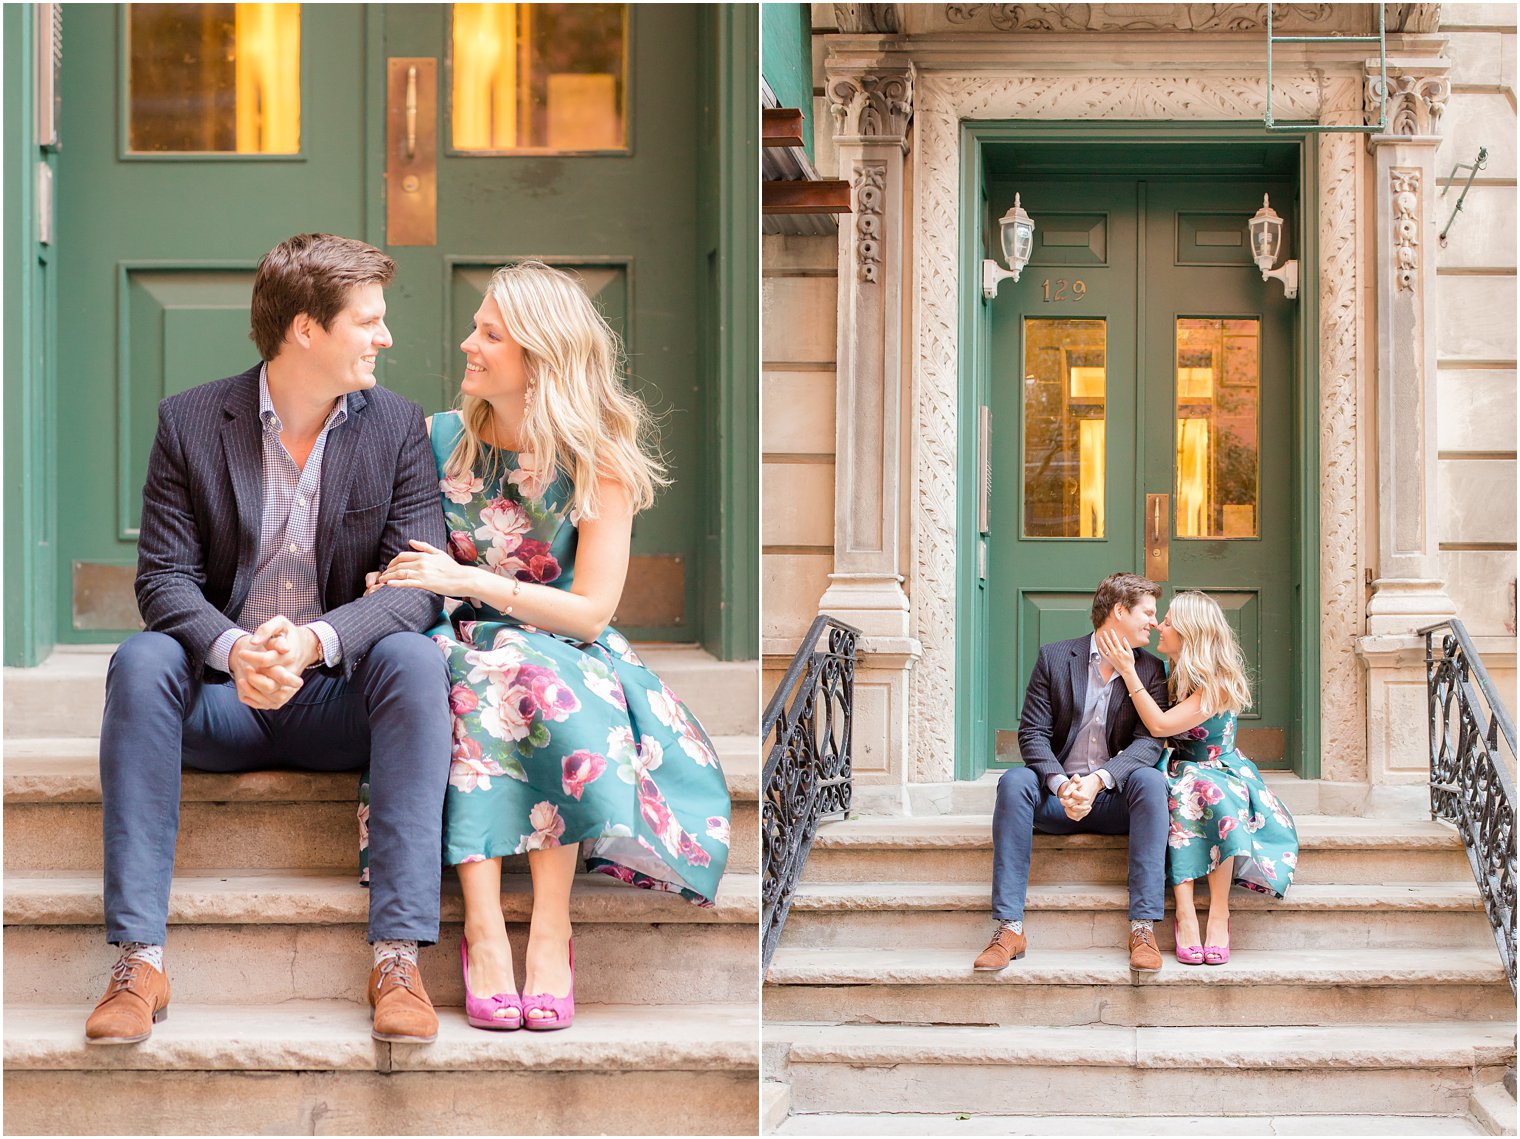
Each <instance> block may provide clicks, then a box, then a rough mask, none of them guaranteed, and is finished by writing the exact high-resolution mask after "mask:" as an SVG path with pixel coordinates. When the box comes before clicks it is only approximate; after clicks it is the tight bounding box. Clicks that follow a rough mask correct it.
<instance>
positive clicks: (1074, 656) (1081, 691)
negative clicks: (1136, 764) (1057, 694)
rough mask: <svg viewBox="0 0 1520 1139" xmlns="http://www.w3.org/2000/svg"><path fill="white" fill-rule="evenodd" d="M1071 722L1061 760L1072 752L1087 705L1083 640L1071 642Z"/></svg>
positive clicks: (1085, 652) (1067, 729) (1085, 656)
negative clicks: (1083, 711) (1083, 710)
mask: <svg viewBox="0 0 1520 1139" xmlns="http://www.w3.org/2000/svg"><path fill="white" fill-rule="evenodd" d="M1070 671H1071V701H1072V702H1071V723H1070V724H1068V725H1067V727H1066V746H1065V747H1064V748H1062V749H1061V762H1062V763H1063V764H1064V763H1065V762H1066V757H1067V755H1068V754H1070V752H1071V745H1072V743H1073V741H1074V740H1075V738H1076V731H1077V729H1078V728H1080V727H1081V726H1082V709H1083V708H1085V707H1086V706H1087V646H1086V645H1085V644H1084V643H1083V642H1082V641H1072V642H1071V670H1070Z"/></svg>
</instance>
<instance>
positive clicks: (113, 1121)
mask: <svg viewBox="0 0 1520 1139" xmlns="http://www.w3.org/2000/svg"><path fill="white" fill-rule="evenodd" d="M638 650H639V652H640V653H641V655H643V657H644V659H645V660H646V661H647V662H648V663H650V665H651V667H653V668H654V669H655V670H656V671H657V672H658V673H660V675H661V676H662V678H663V679H664V680H665V681H666V682H667V683H668V684H669V685H670V687H671V688H672V689H673V690H674V691H676V692H678V693H680V694H681V695H682V696H683V697H685V698H686V699H687V701H688V703H689V704H690V705H691V707H692V708H693V710H694V711H696V713H697V715H698V716H699V717H701V718H702V720H703V722H704V724H705V725H706V726H707V727H708V728H709V731H710V732H711V733H713V737H714V743H715V744H716V746H717V748H718V751H719V759H720V762H721V764H722V766H723V769H724V773H725V775H726V777H727V779H728V785H729V791H730V794H731V795H732V797H733V804H734V814H733V818H734V828H733V844H732V847H731V851H732V857H731V861H730V864H729V866H730V869H729V873H728V874H726V875H725V877H724V880H723V885H722V887H721V888H720V891H719V897H718V899H717V904H716V905H715V906H713V907H712V908H710V909H702V908H699V907H697V906H693V905H691V904H690V903H688V902H686V901H685V900H683V899H681V898H680V897H678V896H675V895H670V894H661V893H656V892H653V891H646V890H635V889H630V888H628V887H626V886H623V885H622V884H620V883H616V882H614V881H612V880H611V879H609V878H607V877H606V876H604V875H599V874H582V875H581V877H580V878H579V880H578V881H577V883H576V886H575V890H574V893H573V894H572V901H571V919H572V921H573V922H574V923H575V934H576V936H575V940H576V962H577V965H578V966H579V968H578V969H577V978H576V980H577V986H576V996H577V998H578V999H577V1014H576V1022H575V1024H574V1026H572V1027H571V1028H570V1029H567V1030H564V1031H560V1032H548V1033H533V1032H527V1031H516V1032H506V1033H491V1032H485V1031H481V1030H478V1029H473V1028H470V1027H469V1026H468V1025H467V1024H466V1023H465V1020H464V1014H463V1009H462V1007H461V1006H462V1005H463V1001H464V993H463V982H462V980H461V978H460V975H459V957H458V942H459V937H460V931H461V926H460V922H461V921H462V917H463V907H462V902H461V899H460V897H459V890H458V883H457V879H455V878H454V876H453V875H452V874H449V873H445V874H444V887H443V891H444V896H443V906H442V918H443V927H442V930H441V933H440V940H439V944H438V945H436V946H433V947H430V948H427V949H424V950H423V951H422V953H421V955H420V959H421V964H422V971H423V976H424V979H425V981H426V983H427V986H428V989H429V992H430V994H431V995H432V997H433V999H434V1001H435V1003H436V1005H437V1007H438V1010H439V1018H440V1021H441V1024H442V1027H441V1030H440V1035H439V1039H438V1041H437V1042H436V1043H434V1044H432V1045H427V1046H408V1045H388V1044H384V1043H380V1042H377V1041H375V1040H373V1039H372V1038H371V1036H370V1034H369V1009H368V1007H367V1005H366V1003H365V994H364V984H365V981H366V978H367V977H368V974H369V965H370V952H369V948H368V946H367V944H366V939H365V926H366V921H367V915H368V902H369V893H368V891H367V890H366V889H364V888H363V887H361V886H360V885H359V884H358V881H357V871H358V852H357V842H358V831H357V823H356V820H355V807H356V795H357V780H356V776H355V774H354V773H338V774H321V773H306V772H294V771H261V772H251V773H247V774H243V775H216V774H210V773H200V772H187V773H186V775H185V778H184V783H183V790H182V807H181V820H180V822H181V825H180V837H179V842H178V845H177V849H176V860H175V864H176V873H175V880H174V884H173V889H172V892H171V896H170V916H169V922H170V931H169V942H168V951H167V957H166V960H167V965H168V972H169V977H170V982H171V984H172V986H173V993H174V999H173V1003H172V1004H171V1005H170V1009H169V1017H168V1019H167V1020H166V1021H165V1022H163V1023H161V1024H159V1025H158V1026H157V1027H156V1028H155V1029H154V1033H153V1037H152V1038H151V1040H149V1041H148V1042H146V1043H145V1044H143V1045H136V1046H126V1047H117V1048H99V1047H88V1046H86V1045H85V1043H84V1035H83V1026H84V1019H85V1017H86V1015H87V1014H88V1012H89V1009H90V1007H91V1005H93V1003H94V1002H95V1001H96V1000H97V999H98V998H99V995H100V992H101V991H102V986H103V985H104V983H105V979H106V976H107V974H108V972H109V969H110V966H111V964H112V962H113V961H114V959H115V951H114V950H112V949H111V948H109V947H108V946H106V945H105V943H104V941H103V937H102V928H101V924H102V898H101V881H100V866H101V851H100V841H101V840H100V818H101V810H100V780H99V769H98V748H99V739H98V735H99V730H100V715H101V709H102V704H103V696H104V678H105V667H106V662H107V661H108V659H109V654H110V650H109V649H102V648H98V647H88V648H83V649H75V650H60V651H59V652H57V653H55V654H54V655H53V657H51V658H50V659H49V660H48V661H47V662H46V663H45V664H44V665H42V666H41V667H39V668H35V669H7V670H6V672H5V693H4V700H5V731H6V738H5V764H4V815H5V828H6V843H5V901H4V922H5V949H4V953H5V970H4V986H5V987H4V995H5V1008H6V1032H5V1069H6V1072H5V1075H6V1079H5V1112H6V1125H7V1130H8V1131H9V1132H11V1133H15V1134H58V1133H74V1134H90V1133H115V1134H123V1133H143V1134H147V1133H183V1134H197V1133H198V1134H222V1133H247V1132H249V1131H250V1130H258V1131H265V1132H268V1133H273V1134H300V1133H305V1134H339V1133H346V1134H356V1133H376V1134H386V1133H389V1134H453V1133H460V1134H482V1133H497V1134H532V1133H548V1134H555V1133H558V1134H598V1133H609V1132H611V1133H620V1134H664V1133H667V1132H669V1131H670V1130H671V1129H672V1120H673V1119H674V1118H677V1117H678V1118H679V1119H680V1127H679V1128H678V1129H679V1130H682V1131H690V1132H693V1133H713V1134H734V1133H739V1134H753V1133H754V1131H755V1128H756V1121H757V1119H758V1112H759V1092H758V1076H759V1071H758V1068H759V1053H758V1043H757V1035H758V1023H757V1022H758V1014H757V1009H756V1002H757V995H758V988H759V980H758V976H757V966H756V961H757V954H756V946H757V940H758V938H757V925H758V920H759V913H760V903H759V895H760V879H759V874H758V869H759V854H758V844H759V782H760V753H759V745H758V742H757V741H756V738H755V733H756V730H757V721H758V708H757V692H758V672H759V670H758V666H757V665H756V664H754V663H753V662H750V663H737V664H734V663H727V662H718V661H716V660H715V659H714V658H712V657H711V656H709V655H708V654H706V653H704V652H702V650H700V649H693V648H685V647H678V646H639V647H638ZM60 708H67V709H69V715H68V717H67V718H66V719H65V718H61V717H59V716H58V713H57V710H58V709H60ZM505 870H506V875H505V877H504V880H503V892H502V904H503V909H504V910H505V912H506V915H507V920H508V923H509V925H508V928H509V931H510V932H511V934H512V937H513V941H514V948H515V951H516V953H517V970H518V974H517V975H518V976H519V977H521V976H522V975H523V974H522V970H523V963H522V954H523V952H524V949H525V942H526V933H527V924H526V923H527V920H528V917H529V915H530V910H531V891H530V882H529V879H528V877H527V860H526V857H514V858H510V859H507V860H506V865H505ZM673 1103H679V1104H680V1108H679V1111H678V1112H676V1114H674V1115H673V1110H674V1109H673V1108H672V1107H671V1105H672V1104H673Z"/></svg>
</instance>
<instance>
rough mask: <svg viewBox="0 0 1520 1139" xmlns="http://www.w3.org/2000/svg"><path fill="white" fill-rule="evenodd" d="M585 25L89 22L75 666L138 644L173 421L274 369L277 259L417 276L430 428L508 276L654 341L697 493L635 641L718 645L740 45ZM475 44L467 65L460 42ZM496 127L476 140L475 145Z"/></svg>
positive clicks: (609, 17)
mask: <svg viewBox="0 0 1520 1139" xmlns="http://www.w3.org/2000/svg"><path fill="white" fill-rule="evenodd" d="M567 8H572V9H573V8H574V6H565V5H511V4H503V5H436V4H419V5H407V4H396V5H381V4H376V5H329V4H306V5H299V6H295V5H231V4H226V5H199V4H186V5H129V6H125V7H116V6H111V5H92V4H84V5H72V6H69V7H68V8H67V9H66V11H65V12H64V21H65V28H66V35H65V37H64V44H65V47H64V54H63V62H62V72H61V80H60V84H61V107H62V111H61V122H60V127H61V139H62V149H61V152H60V161H59V173H58V187H59V199H58V221H57V235H58V236H57V248H58V251H59V261H58V265H59V282H60V298H59V307H60V310H61V312H62V313H63V314H65V315H64V316H63V318H62V319H61V321H60V328H59V361H58V369H57V374H58V375H59V377H60V382H61V385H62V392H61V398H60V405H61V407H62V409H63V413H62V418H61V422H60V425H59V440H60V446H59V453H58V455H57V457H56V467H55V469H54V470H53V471H51V472H50V475H49V477H52V478H54V479H55V480H56V482H57V486H58V501H59V544H58V562H57V564H58V573H59V582H58V589H57V598H58V611H57V614H56V621H57V635H58V640H59V641H60V642H63V643H70V642H74V643H78V642H97V641H109V640H114V639H117V638H119V637H121V636H123V635H125V634H126V633H128V632H130V631H132V630H133V629H135V628H136V627H137V614H136V605H135V602H134V600H133V597H132V589H131V582H132V576H133V567H134V565H135V561H136V532H137V526H138V521H139V515H140V504H141V497H140V496H141V489H142V484H143V478H144V474H145V471H146V466H147V457H148V451H149V448H150V447H151V444H152V440H153V433H154V426H155V422H156V406H157V404H158V401H159V400H160V399H162V398H163V397H165V396H167V395H171V394H174V393H176V392H179V391H182V390H184V389H186V388H188V387H191V386H193V385H195V384H199V383H203V382H205V381H207V380H212V379H216V378H218V377H221V376H226V375H231V374H234V373H237V372H241V371H243V370H244V369H246V368H248V367H249V366H250V365H251V364H253V363H254V362H256V360H257V356H256V353H255V352H254V349H253V346H252V345H251V343H250V342H249V340H248V301H249V293H250V289H251V285H252V280H253V271H254V268H255V265H256V263H257V261H258V258H259V257H260V256H261V255H262V254H263V253H264V252H265V251H266V250H268V249H269V248H271V247H272V246H273V245H275V244H276V243H277V242H279V241H281V240H282V239H284V238H286V237H288V236H290V235H291V234H295V233H301V232H306V231H314V230H319V231H328V232H333V233H339V234H344V235H348V236H353V237H358V238H361V239H363V240H366V241H369V242H371V243H372V244H375V245H377V246H380V247H381V248H383V249H385V250H386V251H387V252H388V253H389V254H390V255H391V256H392V257H394V258H395V260H396V262H397V264H398V273H397V276H396V279H395V282H394V283H393V285H392V286H391V287H390V288H389V289H388V290H387V303H388V306H389V312H388V315H387V322H388V324H389V326H390V328H391V331H392V334H393V336H394V338H395V345H394V347H393V348H392V349H390V350H389V351H388V352H386V353H384V354H383V356H382V363H381V368H380V377H379V379H380V383H382V384H383V385H384V386H386V387H389V388H391V389H393V390H395V391H397V392H399V393H401V394H403V395H405V396H407V397H408V398H410V399H413V400H415V401H417V402H418V403H420V404H421V405H422V406H423V408H424V409H426V410H428V411H433V410H438V409H441V408H447V407H449V406H451V405H452V404H453V403H454V400H455V397H456V394H457V390H458V382H459V378H460V376H461V374H462V367H463V356H462V354H461V353H460V352H459V350H458V344H459V342H460V340H462V339H463V338H464V336H465V335H466V334H467V332H468V330H469V326H470V319H471V317H472V315H473V314H474V311H475V307H476V305H477V304H478V303H479V299H480V297H481V295H482V293H483V289H484V287H485V283H486V281H487V279H488V278H489V276H490V273H491V270H492V269H493V268H494V267H496V266H498V265H501V264H503V263H505V262H507V261H510V260H515V259H520V258H525V257H538V258H542V259H544V260H547V261H550V262H552V263H554V264H557V265H561V266H563V267H566V268H569V269H572V270H574V271H575V272H577V273H578V274H579V275H580V277H581V279H582V281H583V282H584V283H585V284H586V286H587V288H588V291H590V292H591V293H592V294H593V295H594V296H595V298H596V301H597V303H598V304H599V305H600V306H601V307H602V310H603V311H604V313H605V314H606V315H607V316H608V318H609V319H610V321H611V323H612V324H613V325H614V327H615V328H616V329H617V330H618V331H619V333H620V334H622V336H623V337H624V339H625V342H626V346H627V349H628V352H629V356H630V371H631V374H632V376H633V382H634V385H635V386H636V387H637V388H638V389H639V390H640V391H641V392H642V393H643V394H644V395H645V396H646V397H647V398H648V399H649V401H650V403H651V404H653V405H654V407H655V408H656V409H657V410H659V411H660V412H661V413H662V415H663V431H662V442H663V445H664V449H665V451H666V452H667V454H668V456H669V458H670V461H671V467H672V471H673V475H674V478H675V482H674V485H673V486H672V487H671V488H670V490H669V491H668V492H666V493H664V494H662V496H661V499H660V502H659V503H658V505H657V506H656V508H655V509H654V510H652V511H651V512H649V513H647V514H645V515H642V516H641V517H640V518H639V520H638V522H637V525H636V527H635V532H634V549H633V553H634V559H633V563H632V566H631V571H630V581H629V588H628V590H627V592H626V594H625V599H624V605H623V609H622V611H621V612H620V613H619V615H618V621H619V624H620V626H621V627H623V628H625V629H626V630H627V631H628V632H629V633H631V634H632V635H634V636H636V637H642V638H649V639H659V640H692V639H698V638H700V637H702V629H701V627H700V626H701V614H702V613H703V612H704V611H705V609H706V608H708V607H709V602H708V601H705V600H704V599H703V598H702V597H700V596H699V590H700V589H701V588H702V585H703V582H702V578H703V574H702V572H701V570H700V569H699V566H698V562H699V559H700V558H701V556H702V553H703V549H704V544H705V543H707V542H708V541H709V539H708V536H707V531H708V530H709V529H710V523H711V521H712V519H713V518H714V517H715V516H716V515H717V513H718V508H717V505H716V504H715V503H713V502H711V501H709V499H711V497H712V495H713V493H715V492H714V491H713V490H712V489H710V488H712V487H713V485H714V480H713V479H711V478H710V477H708V476H709V472H708V471H707V469H706V468H707V466H709V465H710V463H711V461H712V460H711V457H710V454H709V453H708V447H707V442H706V437H707V432H706V431H705V430H704V421H705V419H706V418H707V414H708V404H709V401H712V400H716V394H715V393H713V392H712V391H711V390H710V385H711V383H712V382H713V380H712V379H711V378H710V377H712V375H713V371H712V370H710V369H707V368H704V367H702V366H701V361H702V360H704V359H705V358H706V356H707V355H708V354H709V353H708V352H707V349H706V347H705V342H704V336H706V335H707V333H706V332H704V328H703V324H702V321H703V318H702V317H701V316H700V315H699V314H700V313H701V312H702V305H703V303H704V301H703V288H704V285H703V282H704V281H705V279H706V276H707V274H708V273H709V272H710V266H709V264H708V262H709V260H710V257H709V256H708V254H707V252H706V251H705V250H703V249H701V248H699V232H698V230H699V225H698V216H699V213H700V210H701V206H700V205H699V203H700V202H701V201H702V200H703V196H702V195H701V194H700V192H699V186H698V181H699V179H698V170H699V148H700V147H701V146H703V145H705V143H704V141H703V131H704V127H703V119H702V107H703V106H704V102H707V103H710V101H711V98H710V92H704V89H703V88H702V84H703V83H708V84H711V82H712V75H711V67H710V65H708V64H706V63H705V62H704V58H703V57H702V52H703V50H704V45H706V44H707V43H708V41H710V39H711V38H712V37H706V39H704V33H703V28H704V27H705V26H706V25H705V24H704V19H706V18H707V17H704V14H703V13H702V12H701V11H699V10H698V8H697V6H694V5H626V6H624V5H596V6H591V7H588V8H585V9H582V10H580V11H579V12H576V11H572V12H571V13H570V15H569V17H566V16H565V15H564V14H563V10H565V9H567ZM592 8H595V9H597V10H598V11H599V12H600V15H599V16H597V17H596V18H595V19H593V18H592V15H591V14H590V13H591V10H592ZM281 9H283V10H284V11H285V12H286V13H287V15H286V16H285V17H280V18H285V19H288V18H289V15H290V14H291V13H290V10H291V9H297V10H298V14H297V15H296V18H295V20H294V23H293V24H292V25H290V26H286V27H284V28H279V27H275V26H273V25H272V24H268V23H267V22H266V23H262V24H261V23H257V22H256V21H258V20H266V21H267V20H268V19H274V18H275V17H272V16H270V15H269V14H270V13H271V12H277V10H281ZM456 9H458V10H459V11H456ZM234 10H236V11H235V12H234ZM466 10H468V11H466ZM556 12H559V13H560V14H559V15H555V13H556ZM250 13H251V14H250ZM261 13H262V14H261ZM466 18H467V19H470V20H473V21H474V22H473V24H471V25H470V31H469V38H468V43H465V42H463V41H461V40H459V39H458V38H457V37H455V36H454V34H453V33H454V28H455V21H456V20H458V19H466ZM556 20H558V23H556V22H555V21H556ZM576 20H579V21H580V22H579V23H576V22H575V21H576ZM567 21H568V22H567ZM598 21H600V22H598ZM282 37H283V38H282ZM292 37H294V39H292ZM492 37H495V38H494V39H492ZM292 44H294V45H295V47H294V50H293V49H292ZM481 44H485V45H486V48H485V49H482V48H481V47H480V45H481ZM467 49H468V50H470V51H474V52H475V53H476V57H474V62H473V64H471V63H470V60H469V59H467V58H466V50H467ZM483 50H484V51H487V54H488V55H489V58H487V59H485V62H484V63H482V60H481V58H479V56H480V54H481V52H482V51H483ZM577 53H579V54H577ZM192 57H193V58H194V60H195V61H196V62H195V63H194V66H189V67H187V66H185V62H184V61H185V60H186V59H190V58H192ZM588 59H589V62H587V60H588ZM297 60H298V61H299V62H297ZM393 61H400V62H401V63H402V65H403V66H402V67H401V71H400V72H399V78H398V74H397V72H396V66H395V64H394V62H393ZM417 61H422V63H423V65H422V66H421V67H420V68H419V69H418V70H417V71H415V72H413V71H412V70H411V67H412V65H415V64H416V63H417ZM429 64H431V66H429ZM488 65H489V66H490V67H494V68H495V69H496V70H495V71H493V72H492V73H491V75H490V76H487V77H486V78H485V79H482V80H480V83H481V84H483V86H480V89H479V90H477V91H476V92H475V94H474V95H473V96H472V98H473V104H472V106H471V107H468V108H467V107H465V106H464V96H463V95H462V94H461V95H460V96H459V98H458V99H457V100H456V93H455V88H454V82H455V81H456V79H460V78H461V77H466V78H467V76H465V72H466V71H467V70H468V69H469V67H471V66H473V67H474V69H475V71H477V72H478V71H481V69H482V68H484V67H487V66H488ZM261 67H262V68H263V73H262V79H260V77H259V75H258V74H256V73H258V71H259V68H261ZM282 67H283V68H285V70H283V71H282V70H280V68H282ZM513 68H516V69H517V70H516V71H513V70H512V69H513ZM503 75H506V76H507V78H506V79H503V78H502V76H503ZM514 76H515V78H514ZM259 82H262V83H263V84H264V86H263V87H262V88H258V87H257V84H258V83H259ZM250 85H252V86H250ZM461 91H463V88H462V87H461ZM293 96H298V97H295V98H293ZM514 97H515V98H516V100H517V106H516V107H515V109H514V108H512V107H509V106H507V104H509V103H511V102H512V100H513V99H514ZM456 102H457V103H458V105H456ZM504 108H505V109H504ZM471 115H473V117H474V119H475V120H476V126H474V127H472V128H470V129H473V130H475V132H476V134H477V135H478V137H475V138H473V139H472V138H466V137H464V135H463V133H461V132H463V131H464V130H465V128H464V126H463V125H462V124H464V123H465V122H466V120H467V118H469V116H471ZM281 116H284V121H283V123H282V122H281V121H280V118H281ZM482 124H483V125H482ZM429 150H430V151H431V156H432V157H433V158H435V159H436V169H435V172H434V174H433V177H434V178H435V179H436V181H435V187H436V189H435V193H436V212H435V215H434V220H433V233H432V234H431V235H428V234H426V233H424V234H423V235H422V238H421V241H420V243H419V238H418V236H417V235H416V234H415V233H414V234H412V235H406V234H400V235H398V234H397V232H396V229H395V225H394V223H393V221H392V219H390V218H389V217H388V212H387V209H388V205H389V204H390V201H391V199H393V198H395V196H396V195H397V194H398V193H402V192H405V193H411V194H414V195H419V196H421V197H423V198H425V197H426V196H427V191H428V184H427V175H426V173H425V172H424V175H423V177H422V178H421V179H420V183H409V184H408V183H405V178H406V177H407V176H408V175H410V174H411V173H412V167H409V166H405V165H403V160H405V161H407V162H410V161H412V160H414V159H416V157H417V156H418V154H419V153H421V154H422V155H423V157H424V158H426V157H428V153H429ZM388 171H389V178H390V184H389V186H388V185H387V178H388ZM409 186H410V189H409V188H408V187H409ZM419 187H420V188H419ZM707 197H708V198H710V197H711V195H707ZM424 228H425V227H424ZM711 607H713V608H715V606H711Z"/></svg>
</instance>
